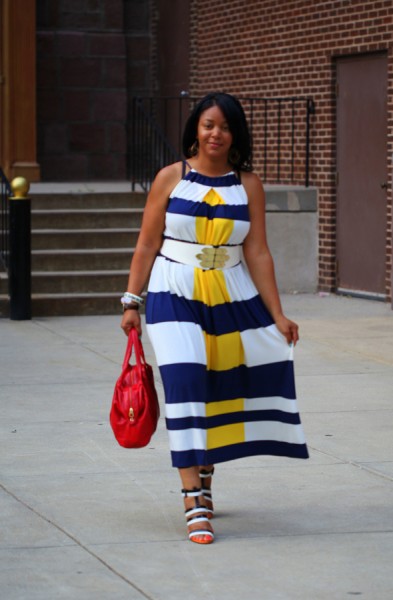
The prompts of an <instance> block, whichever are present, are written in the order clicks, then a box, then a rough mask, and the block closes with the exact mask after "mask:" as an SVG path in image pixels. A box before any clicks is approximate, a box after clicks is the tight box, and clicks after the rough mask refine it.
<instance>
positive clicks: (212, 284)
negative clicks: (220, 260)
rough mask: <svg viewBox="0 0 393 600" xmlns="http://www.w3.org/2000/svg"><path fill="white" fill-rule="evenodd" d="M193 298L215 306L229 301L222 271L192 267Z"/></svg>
mask: <svg viewBox="0 0 393 600" xmlns="http://www.w3.org/2000/svg"><path fill="white" fill-rule="evenodd" d="M192 297H193V300H199V302H203V304H206V305H207V306H216V304H224V302H231V297H230V295H229V293H228V290H227V285H226V281H225V276H224V273H223V271H219V270H212V271H203V270H202V269H194V291H193V295H192Z"/></svg>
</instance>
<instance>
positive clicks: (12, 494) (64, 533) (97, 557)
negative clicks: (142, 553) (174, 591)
mask: <svg viewBox="0 0 393 600" xmlns="http://www.w3.org/2000/svg"><path fill="white" fill-rule="evenodd" d="M0 488H1V489H2V490H3V491H4V492H5V493H6V494H8V495H9V496H10V497H11V498H13V499H14V500H16V502H18V503H19V504H21V505H22V506H23V507H24V508H26V509H27V510H29V511H31V512H32V513H33V514H34V515H36V516H37V517H39V518H40V519H42V520H43V521H45V522H46V523H48V524H49V525H51V526H52V527H55V528H56V529H57V530H58V531H60V532H61V533H62V534H63V535H65V536H66V537H67V538H68V539H69V540H71V541H73V542H74V543H75V544H76V545H77V546H79V548H81V549H82V550H84V551H85V552H87V554H89V555H90V556H91V557H92V558H94V559H95V560H97V561H98V562H100V563H101V564H102V565H103V566H104V567H105V568H106V569H108V570H109V571H110V572H111V573H113V575H116V577H119V578H120V579H121V580H122V581H124V582H125V583H127V585H129V586H130V587H132V588H133V589H134V590H135V591H136V592H138V593H139V594H140V595H141V597H143V598H145V599H146V600H155V599H154V598H153V596H150V595H149V594H146V592H144V591H143V590H142V589H141V588H140V587H139V586H138V585H136V583H134V582H133V581H131V580H130V579H128V578H127V577H126V576H125V575H123V574H122V573H120V571H118V570H117V569H115V568H114V567H112V566H111V565H110V564H109V563H108V562H107V561H106V560H104V559H103V558H101V556H99V554H96V552H93V550H91V549H90V548H89V547H88V546H86V545H85V544H83V543H82V542H81V541H80V540H79V539H78V538H77V537H75V536H74V535H73V534H72V533H70V532H69V531H67V530H66V529H64V527H62V526H61V525H59V524H58V523H56V522H55V521H53V520H52V519H49V518H48V517H46V516H45V515H43V514H42V513H40V512H39V511H38V510H37V509H35V508H33V507H32V506H30V505H29V504H28V503H27V502H25V501H24V500H22V499H21V498H19V497H18V496H17V495H16V494H14V493H13V492H12V491H11V490H9V489H8V488H6V487H5V485H3V484H2V483H0Z"/></svg>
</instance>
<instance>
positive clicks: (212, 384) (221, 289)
mask: <svg viewBox="0 0 393 600" xmlns="http://www.w3.org/2000/svg"><path fill="white" fill-rule="evenodd" d="M249 227H250V223H249V214H248V206H247V194H246V191H245V189H244V187H243V185H242V184H241V182H240V180H239V179H238V177H237V175H235V173H233V172H231V173H228V174H227V175H224V176H222V177H207V176H204V175H201V174H199V173H198V172H196V171H195V170H193V169H192V170H191V171H190V172H189V173H187V175H185V176H184V177H183V178H182V179H181V181H180V182H179V183H178V184H177V185H176V187H175V189H174V190H173V192H172V194H171V195H170V199H169V204H168V208H167V212H166V221H165V230H164V238H169V239H174V240H180V241H183V242H188V243H195V244H206V245H213V246H220V245H224V246H227V247H228V246H231V245H237V244H242V243H243V241H244V239H245V237H246V236H247V233H248V231H249ZM146 323H147V331H148V334H149V337H150V339H151V342H152V345H153V348H154V352H155V355H156V359H157V364H158V366H159V369H160V373H161V377H162V381H163V385H164V391H165V414H166V424H167V429H168V432H169V441H170V449H171V455H172V464H173V466H175V467H190V466H194V465H210V464H214V463H218V462H223V461H228V460H232V459H236V458H241V457H245V456H252V455H258V454H271V455H278V456H289V457H294V458H308V451H307V446H306V443H305V439H304V434H303V429H302V425H301V422H300V417H299V414H298V408H297V402H296V395H295V384H294V372H293V348H292V347H290V346H289V345H288V343H287V341H286V339H285V338H284V336H282V334H281V333H280V332H279V331H278V329H277V328H276V326H275V324H274V323H273V320H272V318H271V316H270V314H269V312H268V311H267V309H266V307H265V306H264V304H263V302H262V300H261V298H260V296H259V294H258V292H257V289H256V288H255V285H254V284H253V282H252V280H251V277H250V275H249V272H248V270H247V268H246V266H245V264H244V263H243V262H242V261H240V262H239V263H238V264H236V265H235V266H233V267H230V268H222V269H219V268H216V269H204V268H197V267H195V266H191V265H189V264H183V263H182V262H181V258H180V259H179V262H176V261H174V260H170V259H168V258H166V257H164V256H162V255H158V256H157V258H156V260H155V263H154V265H153V269H152V273H151V277H150V282H149V286H148V296H147V302H146Z"/></svg>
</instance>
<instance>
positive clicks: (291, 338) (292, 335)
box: [275, 315, 299, 346]
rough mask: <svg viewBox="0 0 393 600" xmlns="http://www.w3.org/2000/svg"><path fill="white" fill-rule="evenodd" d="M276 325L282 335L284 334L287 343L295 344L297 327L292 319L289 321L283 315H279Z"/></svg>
mask: <svg viewBox="0 0 393 600" xmlns="http://www.w3.org/2000/svg"><path fill="white" fill-rule="evenodd" d="M275 323H276V327H277V329H278V331H279V332H280V333H282V335H283V336H285V338H286V340H287V342H288V344H292V343H293V345H294V346H296V344H297V342H298V341H299V327H298V325H297V324H296V323H294V322H293V321H290V320H289V319H287V318H286V316H285V315H281V316H279V317H277V319H276V321H275Z"/></svg>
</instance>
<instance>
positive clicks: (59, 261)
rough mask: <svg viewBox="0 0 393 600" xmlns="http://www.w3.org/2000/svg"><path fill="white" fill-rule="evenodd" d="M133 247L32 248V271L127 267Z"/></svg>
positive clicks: (117, 268) (116, 268)
mask: <svg viewBox="0 0 393 600" xmlns="http://www.w3.org/2000/svg"><path fill="white" fill-rule="evenodd" d="M132 253H133V249H132V248H131V247H130V248H100V249H97V248H94V249H85V250H67V249H65V250H33V251H32V253H31V264H32V271H90V270H96V271H97V270H102V271H104V270H107V269H110V270H112V269H115V270H119V269H120V270H121V269H129V267H130V261H131V258H132Z"/></svg>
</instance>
